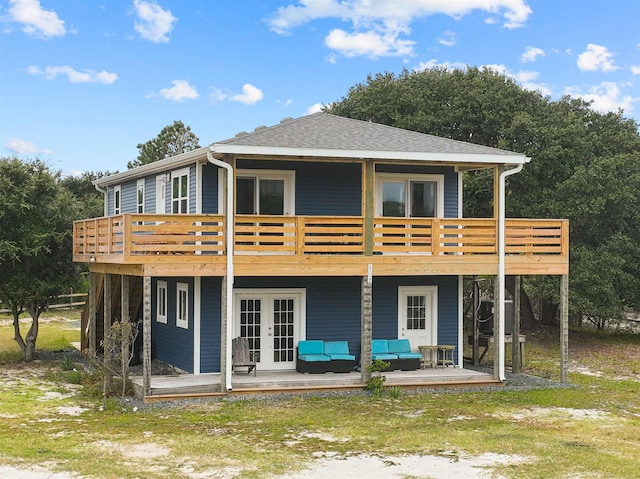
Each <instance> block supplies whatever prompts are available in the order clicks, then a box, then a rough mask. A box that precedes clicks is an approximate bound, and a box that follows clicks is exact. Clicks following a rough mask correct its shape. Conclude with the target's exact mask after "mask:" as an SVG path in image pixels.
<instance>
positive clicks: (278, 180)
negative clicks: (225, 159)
mask: <svg viewBox="0 0 640 479" xmlns="http://www.w3.org/2000/svg"><path fill="white" fill-rule="evenodd" d="M293 185H294V173H293V172H292V171H274V170H271V171H265V170H260V171H258V170H255V171H252V170H245V171H239V172H238V173H237V176H236V213H237V214H240V215H293V214H295V213H294V211H293V209H294V208H293V203H294V201H293V198H294V192H293V190H294V186H293Z"/></svg>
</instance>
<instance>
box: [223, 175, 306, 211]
mask: <svg viewBox="0 0 640 479" xmlns="http://www.w3.org/2000/svg"><path fill="white" fill-rule="evenodd" d="M238 178H257V180H258V182H259V181H260V180H263V179H267V180H282V181H283V182H284V205H283V208H284V212H283V216H294V215H295V214H296V201H295V198H296V172H295V170H254V169H237V170H236V178H235V181H236V184H237V181H238ZM236 190H237V188H236ZM236 194H237V191H236Z"/></svg>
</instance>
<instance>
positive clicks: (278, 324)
mask: <svg viewBox="0 0 640 479" xmlns="http://www.w3.org/2000/svg"><path fill="white" fill-rule="evenodd" d="M304 302H305V295H304V290H252V291H249V290H245V291H238V292H236V293H235V308H234V310H235V320H234V337H236V336H242V337H244V338H247V339H248V340H249V348H250V351H251V354H252V355H253V358H254V359H255V361H256V362H257V364H258V368H259V369H260V370H267V371H269V370H282V369H295V366H296V347H297V345H298V341H299V340H300V339H303V338H304V334H305V331H304V329H305V326H304V323H305V321H304V310H305V308H304Z"/></svg>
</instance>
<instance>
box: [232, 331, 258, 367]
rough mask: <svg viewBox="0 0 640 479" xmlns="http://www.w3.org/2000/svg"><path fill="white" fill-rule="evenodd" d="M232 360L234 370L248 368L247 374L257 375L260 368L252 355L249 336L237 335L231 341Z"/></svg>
mask: <svg viewBox="0 0 640 479" xmlns="http://www.w3.org/2000/svg"><path fill="white" fill-rule="evenodd" d="M231 361H232V365H233V372H234V373H235V372H236V368H238V367H240V368H247V374H251V371H253V375H254V376H256V373H257V371H258V368H257V366H256V361H255V359H253V358H252V357H251V349H250V348H249V340H248V339H247V338H242V337H237V338H233V340H232V341H231Z"/></svg>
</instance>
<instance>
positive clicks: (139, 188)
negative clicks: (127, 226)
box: [136, 178, 144, 213]
mask: <svg viewBox="0 0 640 479" xmlns="http://www.w3.org/2000/svg"><path fill="white" fill-rule="evenodd" d="M136 206H137V208H136V211H137V212H138V213H144V178H142V179H139V180H138V181H137V183H136Z"/></svg>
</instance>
